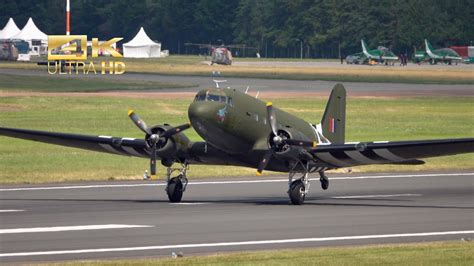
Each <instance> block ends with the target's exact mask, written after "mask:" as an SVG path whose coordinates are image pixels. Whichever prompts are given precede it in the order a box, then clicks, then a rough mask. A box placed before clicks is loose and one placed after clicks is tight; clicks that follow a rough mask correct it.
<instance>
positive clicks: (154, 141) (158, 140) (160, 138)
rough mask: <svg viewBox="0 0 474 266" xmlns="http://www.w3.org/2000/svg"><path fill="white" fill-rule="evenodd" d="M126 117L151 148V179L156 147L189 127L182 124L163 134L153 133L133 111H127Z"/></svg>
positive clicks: (154, 170)
mask: <svg viewBox="0 0 474 266" xmlns="http://www.w3.org/2000/svg"><path fill="white" fill-rule="evenodd" d="M128 117H130V119H131V120H132V121H133V123H135V125H136V126H137V127H138V128H139V129H140V130H141V131H143V132H144V133H145V134H146V137H145V138H146V139H145V140H146V142H147V143H148V145H149V146H150V148H151V155H150V174H151V177H152V178H155V176H156V147H157V146H160V145H161V144H163V143H165V142H166V140H167V139H168V138H170V137H171V136H173V135H174V134H177V133H179V132H181V131H183V130H186V129H188V128H190V127H191V125H190V124H184V125H180V126H177V127H172V128H170V129H167V130H165V131H163V132H158V133H153V131H152V130H151V129H150V128H149V127H148V126H147V125H146V123H145V121H143V120H142V119H141V118H140V117H139V116H138V115H137V114H135V112H134V111H133V110H129V111H128Z"/></svg>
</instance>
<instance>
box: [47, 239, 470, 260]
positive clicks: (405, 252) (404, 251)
mask: <svg viewBox="0 0 474 266" xmlns="http://www.w3.org/2000/svg"><path fill="white" fill-rule="evenodd" d="M473 249H474V244H473V242H461V241H456V242H454V241H451V242H431V243H418V244H393V245H371V246H360V247H328V248H312V249H287V250H272V251H256V252H239V253H223V254H217V255H209V256H191V257H186V254H184V255H185V257H183V258H177V259H169V258H168V259H135V260H108V261H106V260H104V261H78V262H60V263H57V264H55V263H51V264H48V265H67V266H73V265H78V266H79V265H80V266H85V265H90V266H96V265H97V266H99V265H107V266H108V265H118V266H121V265H123V266H125V265H127V266H131V265H456V266H463V265H473V264H474V253H473V252H472V250H473Z"/></svg>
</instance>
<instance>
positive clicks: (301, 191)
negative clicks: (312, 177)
mask: <svg viewBox="0 0 474 266" xmlns="http://www.w3.org/2000/svg"><path fill="white" fill-rule="evenodd" d="M298 164H301V166H303V169H304V170H305V171H304V173H303V175H302V176H301V177H300V178H298V179H296V180H293V177H294V176H295V175H296V174H297V172H294V171H293V170H292V171H290V172H289V174H288V196H290V201H291V203H292V204H293V205H301V204H303V203H304V199H305V197H306V194H308V192H309V187H310V183H309V173H310V171H309V169H308V164H307V163H306V164H303V163H302V162H298V163H296V164H295V165H294V166H293V169H295V168H296V166H297V165H298Z"/></svg>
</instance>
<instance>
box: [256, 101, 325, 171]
mask: <svg viewBox="0 0 474 266" xmlns="http://www.w3.org/2000/svg"><path fill="white" fill-rule="evenodd" d="M267 120H268V121H269V124H270V128H271V130H272V133H273V138H272V141H273V145H270V149H268V151H267V152H266V153H265V155H264V156H263V158H262V160H261V161H260V163H259V164H258V168H257V175H258V176H259V175H261V174H262V172H263V170H264V169H265V168H266V167H267V165H268V163H269V162H270V159H271V158H272V156H273V155H274V154H275V152H276V150H277V149H278V148H279V147H281V145H285V144H286V145H290V146H300V147H313V148H314V147H316V142H315V141H306V140H293V139H290V138H284V137H282V135H280V134H278V123H277V120H276V116H275V110H273V104H272V103H271V102H268V103H267Z"/></svg>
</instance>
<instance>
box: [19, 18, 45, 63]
mask: <svg viewBox="0 0 474 266" xmlns="http://www.w3.org/2000/svg"><path fill="white" fill-rule="evenodd" d="M11 39H13V40H22V41H26V42H28V44H29V46H30V51H29V52H28V54H29V55H43V54H47V49H48V35H46V34H45V33H44V32H42V31H41V30H40V29H38V27H36V25H35V23H34V22H33V19H32V18H29V19H28V22H26V24H25V26H24V27H23V29H21V31H20V32H19V33H18V34H16V35H15V36H12V37H11Z"/></svg>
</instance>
